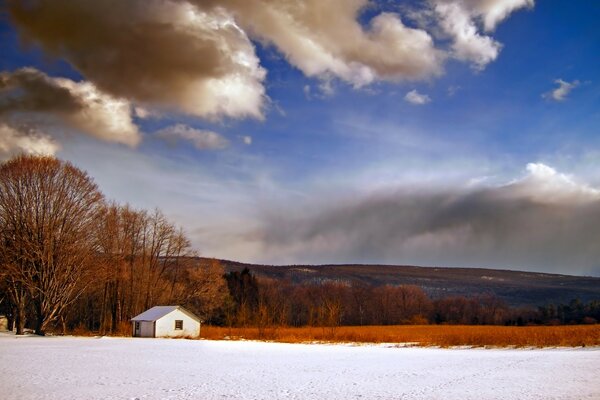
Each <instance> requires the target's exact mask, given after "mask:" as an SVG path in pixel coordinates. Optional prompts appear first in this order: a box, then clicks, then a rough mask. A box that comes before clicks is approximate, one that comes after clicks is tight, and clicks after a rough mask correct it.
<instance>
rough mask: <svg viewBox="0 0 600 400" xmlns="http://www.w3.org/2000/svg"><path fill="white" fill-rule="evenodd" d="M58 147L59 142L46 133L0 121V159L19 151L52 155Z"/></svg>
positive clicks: (19, 152)
mask: <svg viewBox="0 0 600 400" xmlns="http://www.w3.org/2000/svg"><path fill="white" fill-rule="evenodd" d="M59 149H60V146H59V144H58V143H56V141H54V139H53V138H52V137H50V136H48V135H45V134H43V133H41V132H37V131H35V130H32V129H24V128H22V129H17V128H15V127H12V126H10V125H8V124H5V123H0V160H4V159H8V158H10V157H12V156H14V155H17V154H21V153H24V154H35V155H47V156H52V155H55V154H56V152H57V151H58V150H59Z"/></svg>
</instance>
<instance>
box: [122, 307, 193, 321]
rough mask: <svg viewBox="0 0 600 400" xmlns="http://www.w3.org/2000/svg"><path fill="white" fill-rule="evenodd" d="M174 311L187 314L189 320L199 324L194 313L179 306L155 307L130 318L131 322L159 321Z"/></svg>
mask: <svg viewBox="0 0 600 400" xmlns="http://www.w3.org/2000/svg"><path fill="white" fill-rule="evenodd" d="M175 310H179V311H182V312H184V313H185V314H187V315H188V316H189V317H190V318H193V319H195V320H196V321H198V322H201V321H200V318H198V317H197V316H195V315H194V313H192V312H190V311H188V310H186V309H185V308H183V307H181V306H155V307H152V308H151V309H149V310H146V311H144V312H143V313H141V314H140V315H136V316H135V317H133V318H131V320H132V321H156V320H159V319H161V318H162V317H164V316H165V315H167V314H170V313H172V312H173V311H175Z"/></svg>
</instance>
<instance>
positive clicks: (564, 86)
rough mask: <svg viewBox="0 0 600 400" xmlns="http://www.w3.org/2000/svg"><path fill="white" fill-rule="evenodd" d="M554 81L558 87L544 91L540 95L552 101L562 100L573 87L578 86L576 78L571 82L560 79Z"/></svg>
mask: <svg viewBox="0 0 600 400" xmlns="http://www.w3.org/2000/svg"><path fill="white" fill-rule="evenodd" d="M554 83H556V84H557V85H558V87H557V88H555V89H554V90H551V91H549V92H547V93H544V94H543V95H542V97H543V98H545V99H548V100H554V101H563V100H565V99H566V98H567V96H568V95H569V93H571V91H572V90H573V89H575V88H576V87H577V86H579V81H577V80H576V81H573V82H566V81H563V80H562V79H556V80H555V81H554Z"/></svg>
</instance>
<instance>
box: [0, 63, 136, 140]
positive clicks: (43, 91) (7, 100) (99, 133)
mask: <svg viewBox="0 0 600 400" xmlns="http://www.w3.org/2000/svg"><path fill="white" fill-rule="evenodd" d="M31 113H33V114H36V115H40V116H42V117H45V118H48V119H52V120H53V121H58V122H59V123H61V124H64V125H66V126H68V127H70V128H72V129H75V130H77V131H81V132H83V133H86V134H88V135H90V136H93V137H96V138H98V139H102V140H106V141H111V142H117V143H123V144H127V145H129V146H135V145H137V144H138V143H139V141H140V138H141V137H140V134H139V132H138V129H137V126H136V125H135V124H134V123H133V121H132V118H131V106H130V104H129V102H127V101H125V100H121V99H117V98H115V97H112V96H110V95H107V94H105V93H103V92H101V91H100V90H98V88H97V87H96V86H95V85H94V84H92V83H90V82H74V81H72V80H70V79H64V78H52V77H49V76H47V75H46V74H44V73H43V72H40V71H38V70H36V69H34V68H22V69H19V70H16V71H14V72H0V120H1V119H6V118H11V119H14V118H18V116H19V115H23V114H25V115H27V114H31Z"/></svg>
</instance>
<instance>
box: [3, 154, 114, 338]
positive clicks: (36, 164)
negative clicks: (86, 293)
mask: <svg viewBox="0 0 600 400" xmlns="http://www.w3.org/2000/svg"><path fill="white" fill-rule="evenodd" d="M102 204H103V195H102V193H100V191H99V190H98V187H97V186H96V184H95V183H94V182H93V180H92V179H91V178H90V177H89V176H88V175H87V174H86V173H85V172H83V171H81V170H79V169H78V168H76V167H74V166H73V165H72V164H70V163H68V162H63V161H59V160H57V159H55V158H52V157H39V156H19V157H16V158H14V159H12V160H9V161H7V162H5V163H4V164H2V165H1V166H0V239H1V242H2V246H1V247H0V258H1V260H2V270H3V275H5V276H8V277H10V279H11V282H13V283H14V285H17V286H19V287H24V288H26V289H27V291H28V292H29V295H30V296H31V299H32V301H33V305H34V307H35V311H36V319H37V321H36V324H35V329H36V332H37V333H39V334H43V332H44V331H45V330H46V328H47V327H48V325H49V324H50V323H51V322H52V321H54V320H55V319H56V318H58V317H59V316H61V313H62V312H63V311H64V309H65V308H66V307H67V306H68V305H69V304H70V303H71V302H73V301H74V300H75V299H76V298H77V297H78V296H79V295H80V294H81V292H82V290H83V289H84V287H85V280H86V277H87V275H88V272H89V268H90V266H91V264H92V259H93V257H94V255H95V254H96V252H97V247H96V246H95V244H94V238H93V234H92V232H93V230H94V227H95V225H96V224H97V223H98V217H99V210H100V206H101V205H102Z"/></svg>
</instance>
